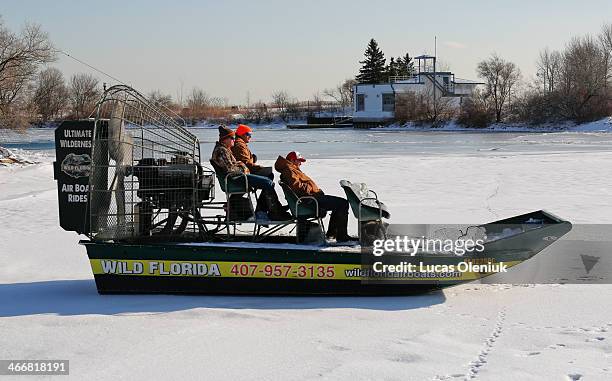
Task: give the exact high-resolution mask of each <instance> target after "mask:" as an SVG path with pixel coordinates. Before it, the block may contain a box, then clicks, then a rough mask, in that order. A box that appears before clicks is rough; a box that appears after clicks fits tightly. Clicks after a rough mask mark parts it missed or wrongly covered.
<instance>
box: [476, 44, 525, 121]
mask: <svg viewBox="0 0 612 381" xmlns="http://www.w3.org/2000/svg"><path fill="white" fill-rule="evenodd" d="M477 70H478V75H479V76H480V77H481V78H483V79H484V80H485V81H486V91H485V99H486V100H487V101H489V100H490V101H491V102H492V103H493V109H494V110H495V121H496V122H501V120H502V116H503V112H504V110H505V108H506V107H507V106H508V104H509V103H510V96H511V95H512V94H513V91H514V90H515V86H516V85H517V84H518V82H519V80H520V78H521V72H520V70H519V68H518V66H516V64H514V63H513V62H509V61H506V60H504V59H503V58H500V57H499V56H497V55H496V54H493V55H492V56H491V58H489V59H487V60H484V61H482V62H480V63H479V64H478V68H477Z"/></svg>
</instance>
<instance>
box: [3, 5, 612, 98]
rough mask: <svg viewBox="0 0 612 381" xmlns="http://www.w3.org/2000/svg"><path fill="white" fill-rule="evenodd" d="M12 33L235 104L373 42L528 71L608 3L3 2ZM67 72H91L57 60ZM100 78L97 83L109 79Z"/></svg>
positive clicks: (301, 84) (464, 65)
mask: <svg viewBox="0 0 612 381" xmlns="http://www.w3.org/2000/svg"><path fill="white" fill-rule="evenodd" d="M0 14H1V15H2V18H3V20H4V22H5V24H6V25H7V26H8V27H10V28H11V29H13V30H15V29H18V28H19V27H20V26H22V25H23V24H24V23H25V22H26V21H30V22H35V23H39V24H41V25H42V27H43V29H44V30H45V31H47V32H48V33H49V35H50V37H51V40H52V41H53V43H54V44H55V45H56V46H57V47H58V48H60V49H62V50H65V51H66V52H68V53H70V54H72V55H74V56H75V57H77V58H79V59H82V60H83V61H86V62H88V63H90V64H92V65H93V66H96V67H98V68H100V69H102V70H104V71H106V72H108V73H109V74H112V75H113V76H115V77H117V78H119V79H121V80H122V81H124V82H127V83H129V84H131V85H133V86H134V87H135V88H137V89H139V90H140V91H142V92H145V93H146V92H149V91H151V90H155V89H159V90H161V91H163V92H166V93H169V94H171V95H172V96H173V98H176V97H177V93H178V92H179V91H180V87H181V82H182V83H183V93H184V94H185V96H186V94H187V93H188V92H189V91H190V89H191V88H192V87H193V86H199V87H201V88H202V89H204V90H205V91H206V92H207V93H208V94H210V95H212V96H219V97H225V98H227V99H229V101H230V102H232V103H245V102H246V97H247V93H249V94H250V99H251V101H252V102H254V101H257V100H260V99H261V100H264V101H268V100H269V99H270V96H271V94H272V92H273V91H275V90H286V91H288V92H289V93H290V94H291V95H292V96H294V97H298V98H300V99H308V98H310V97H312V95H313V94H314V93H316V92H318V91H323V90H324V89H325V88H329V87H333V86H335V85H336V84H337V83H339V82H342V81H343V80H344V79H346V78H349V77H352V76H354V75H355V74H356V73H357V71H358V69H359V62H358V61H359V60H361V59H362V58H363V52H364V50H365V47H366V45H367V42H368V41H369V39H370V38H375V39H376V40H377V41H378V43H379V45H380V46H381V48H382V49H383V51H384V53H385V56H386V57H387V58H388V57H389V56H398V55H401V54H404V53H406V52H408V53H410V55H412V56H416V55H419V54H422V53H425V52H427V53H430V54H432V53H433V46H434V36H437V40H438V51H437V53H438V57H439V59H440V60H441V61H443V62H445V63H446V64H448V65H449V66H450V69H451V71H453V72H454V73H455V75H456V76H457V77H460V78H467V79H476V73H475V68H476V64H477V63H478V62H479V61H480V60H482V59H484V58H486V57H488V56H489V55H490V54H491V53H493V52H496V53H497V54H499V55H500V56H502V57H504V58H506V59H508V60H511V61H513V62H515V63H517V64H518V65H519V67H520V68H521V70H522V71H523V74H524V76H525V77H527V78H529V77H532V76H533V75H534V73H535V60H536V58H537V55H538V52H539V51H540V50H541V49H543V48H545V47H549V48H552V49H559V48H562V47H563V45H564V44H565V43H566V42H567V41H568V40H569V39H570V38H571V37H572V36H576V35H583V34H588V33H591V34H595V33H598V32H599V30H600V29H601V26H602V25H603V24H604V23H606V22H607V23H610V22H612V1H611V0H587V1H585V0H582V1H565V0H556V1H535V0H532V1H523V0H512V1H509V0H508V1H487V0H481V1H476V0H473V1H458V0H454V1H438V2H432V1H423V0H421V1H405V0H404V1H384V2H382V1H381V2H375V1H371V0H370V1H362V0H349V1H332V0H327V1H319V0H311V1H299V2H298V1H289V0H285V1H202V0H200V1H179V0H176V1H174V2H173V1H168V0H166V1H156V0H155V1H154V0H148V1H140V0H139V1H131V0H130V1H128V0H123V1H115V0H103V1H76V0H75V1H67V0H61V1H59V0H55V1H33V0H18V1H9V0H2V6H1V7H0ZM52 66H56V67H58V68H60V69H61V70H62V71H63V72H64V73H65V74H66V76H69V75H71V74H73V73H75V72H91V70H90V69H88V68H87V67H85V66H82V65H80V64H78V63H75V62H73V61H71V60H70V59H68V58H66V57H63V56H60V57H59V60H58V61H57V62H55V63H53V64H52ZM98 77H99V78H100V79H101V80H102V81H106V82H112V81H111V80H109V79H106V78H102V76H101V75H98Z"/></svg>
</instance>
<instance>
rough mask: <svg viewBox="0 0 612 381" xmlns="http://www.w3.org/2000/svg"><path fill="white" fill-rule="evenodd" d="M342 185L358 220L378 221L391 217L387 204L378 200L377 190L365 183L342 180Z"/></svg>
mask: <svg viewBox="0 0 612 381" xmlns="http://www.w3.org/2000/svg"><path fill="white" fill-rule="evenodd" d="M340 186H341V187H342V189H344V193H346V199H347V200H348V202H349V205H350V206H351V210H352V211H353V215H354V216H355V218H357V220H358V221H360V222H364V221H377V220H382V219H383V218H390V217H391V214H390V213H389V210H388V209H387V206H386V205H385V204H383V203H382V202H380V201H379V200H378V195H377V194H376V192H374V191H373V190H371V189H368V186H367V185H366V184H365V183H351V182H350V181H348V180H341V181H340Z"/></svg>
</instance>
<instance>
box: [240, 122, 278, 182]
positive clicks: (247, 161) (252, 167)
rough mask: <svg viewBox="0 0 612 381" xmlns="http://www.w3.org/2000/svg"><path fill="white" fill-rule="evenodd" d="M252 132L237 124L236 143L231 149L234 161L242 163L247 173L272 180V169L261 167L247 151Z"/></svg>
mask: <svg viewBox="0 0 612 381" xmlns="http://www.w3.org/2000/svg"><path fill="white" fill-rule="evenodd" d="M252 135H253V130H251V127H249V126H247V125H246V124H239V125H238V128H236V141H235V142H234V146H233V147H232V153H233V154H234V157H235V158H236V160H238V161H240V162H242V163H243V164H244V165H245V166H246V167H247V168H248V169H249V171H250V172H251V173H252V174H254V175H258V176H265V177H267V178H269V179H270V180H274V172H272V167H263V166H261V165H259V164H256V162H257V156H255V155H254V154H253V153H252V152H251V150H250V149H249V142H250V141H251V138H252Z"/></svg>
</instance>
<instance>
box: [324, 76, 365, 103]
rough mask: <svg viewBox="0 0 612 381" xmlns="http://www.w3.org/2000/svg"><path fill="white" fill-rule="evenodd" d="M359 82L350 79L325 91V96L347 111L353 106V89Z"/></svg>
mask: <svg viewBox="0 0 612 381" xmlns="http://www.w3.org/2000/svg"><path fill="white" fill-rule="evenodd" d="M356 84H357V81H356V80H354V79H352V78H349V79H347V80H345V81H344V82H342V83H340V84H338V85H337V86H336V87H335V88H333V89H325V90H323V95H325V96H327V97H330V98H332V99H333V100H334V101H336V102H337V103H338V104H339V105H340V107H342V108H343V109H346V108H347V107H349V106H351V105H352V104H353V88H354V86H355V85H356Z"/></svg>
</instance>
